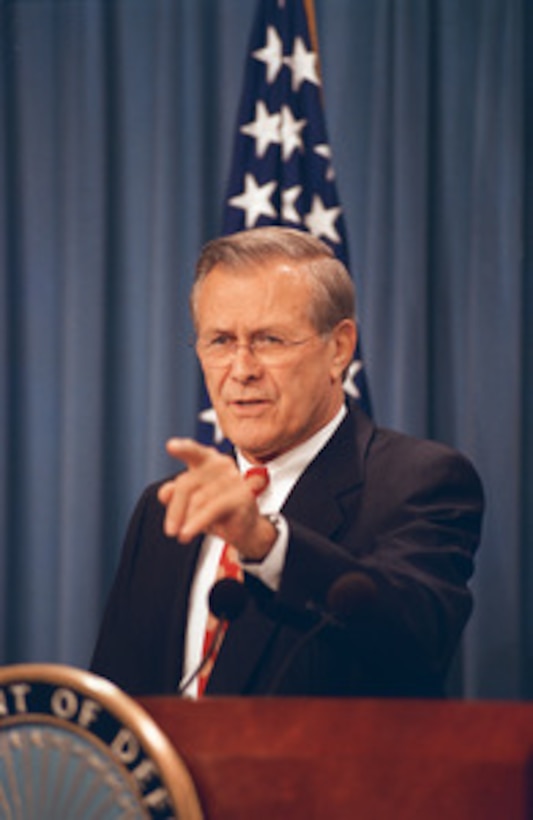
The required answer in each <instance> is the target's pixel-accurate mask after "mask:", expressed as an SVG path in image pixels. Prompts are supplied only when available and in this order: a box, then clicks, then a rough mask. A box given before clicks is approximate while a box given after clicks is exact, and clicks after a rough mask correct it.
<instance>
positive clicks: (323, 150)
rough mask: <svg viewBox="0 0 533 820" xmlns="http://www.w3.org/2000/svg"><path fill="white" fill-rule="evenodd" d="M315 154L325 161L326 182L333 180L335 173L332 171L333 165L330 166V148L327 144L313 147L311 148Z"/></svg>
mask: <svg viewBox="0 0 533 820" xmlns="http://www.w3.org/2000/svg"><path fill="white" fill-rule="evenodd" d="M313 151H314V152H315V154H318V156H319V157H322V158H323V159H325V160H327V163H328V165H327V169H326V179H327V180H328V182H331V180H332V179H335V172H334V170H333V165H332V164H331V148H330V147H329V145H328V144H327V143H325V142H324V143H322V144H321V145H315V147H314V148H313Z"/></svg>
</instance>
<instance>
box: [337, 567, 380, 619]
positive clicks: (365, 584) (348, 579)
mask: <svg viewBox="0 0 533 820" xmlns="http://www.w3.org/2000/svg"><path fill="white" fill-rule="evenodd" d="M377 598H378V589H377V585H376V583H375V581H374V580H373V579H372V578H370V576H368V575H365V574H364V573H363V572H348V573H346V575H341V577H340V578H337V580H336V581H335V582H334V583H333V584H332V585H331V587H330V588H329V590H328V594H327V597H326V601H327V605H328V610H329V611H330V612H333V613H335V614H336V615H337V616H338V617H339V619H340V620H341V621H342V623H344V624H345V625H347V626H350V625H351V624H352V623H353V621H355V620H356V619H360V618H361V617H364V616H365V615H368V614H369V613H370V612H375V611H376V608H377V604H378V600H377Z"/></svg>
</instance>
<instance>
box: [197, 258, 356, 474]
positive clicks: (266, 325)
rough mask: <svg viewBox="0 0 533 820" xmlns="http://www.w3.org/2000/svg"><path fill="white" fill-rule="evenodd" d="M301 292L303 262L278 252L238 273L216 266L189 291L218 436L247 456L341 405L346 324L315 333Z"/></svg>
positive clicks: (296, 434)
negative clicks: (219, 430)
mask: <svg viewBox="0 0 533 820" xmlns="http://www.w3.org/2000/svg"><path fill="white" fill-rule="evenodd" d="M310 299H311V286H310V282H309V280H308V274H307V273H306V271H305V268H303V267H301V266H300V267H298V266H297V265H294V264H293V263H288V262H285V261H278V260H274V261H273V262H269V263H267V264H264V265H258V266H256V267H253V268H248V269H246V271H243V270H239V269H237V270H235V269H232V268H229V267H225V266H223V265H217V266H216V267H215V268H213V270H212V271H211V272H210V273H209V274H208V275H207V277H206V279H205V280H204V281H203V282H202V284H201V285H200V288H199V291H198V293H197V299H196V311H195V319H196V327H197V333H198V347H197V349H198V354H199V357H200V361H201V364H202V369H203V372H204V376H205V380H206V385H207V389H208V392H209V395H210V397H211V401H212V403H213V407H214V409H215V410H216V413H217V416H218V420H219V423H220V425H221V427H222V430H223V431H224V434H225V435H226V436H227V437H228V438H229V439H230V440H231V441H232V442H233V444H234V445H235V446H236V447H237V448H238V449H239V450H241V452H242V453H243V455H244V456H245V457H246V458H247V459H248V460H249V461H251V462H252V463H261V462H266V461H269V460H271V459H272V458H275V457H276V456H279V455H281V454H282V453H284V452H286V451H287V450H289V449H291V448H292V447H294V446H296V445H297V444H300V443H302V442H303V441H305V440H306V439H308V438H309V437H310V436H312V435H313V434H314V433H315V432H317V431H318V430H319V429H320V428H321V427H323V426H324V424H326V423H327V422H328V421H330V420H331V419H332V418H333V417H334V415H335V414H336V412H337V411H338V410H339V408H340V406H341V404H342V401H343V391H342V372H343V370H344V368H345V367H346V366H347V365H348V364H349V362H350V360H351V357H352V354H353V348H354V346H355V327H354V324H353V322H350V321H344V322H341V323H340V325H338V326H337V328H335V329H334V330H333V331H332V332H331V333H328V334H327V335H324V336H320V335H319V334H318V333H317V331H316V329H315V328H314V327H313V325H312V324H311V320H310V316H309V304H310ZM250 345H252V348H253V349H252V348H251V347H250ZM228 348H229V350H228ZM221 350H222V351H225V352H224V353H222V354H221V353H220V351H221Z"/></svg>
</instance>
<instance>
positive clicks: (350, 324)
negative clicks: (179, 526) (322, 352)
mask: <svg viewBox="0 0 533 820" xmlns="http://www.w3.org/2000/svg"><path fill="white" fill-rule="evenodd" d="M331 338H332V343H333V344H334V351H333V358H332V360H331V374H332V376H333V378H335V379H337V378H339V377H342V376H343V374H344V373H345V372H346V370H347V368H348V367H349V366H350V362H351V361H352V359H353V354H354V352H355V348H356V345H357V327H356V324H355V322H354V321H353V320H352V319H343V320H342V321H341V322H339V324H338V325H336V326H335V327H334V328H333V330H332V332H331Z"/></svg>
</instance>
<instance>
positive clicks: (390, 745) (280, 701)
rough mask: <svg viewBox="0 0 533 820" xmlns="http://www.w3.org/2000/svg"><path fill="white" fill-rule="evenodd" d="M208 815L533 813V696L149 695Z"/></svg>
mask: <svg viewBox="0 0 533 820" xmlns="http://www.w3.org/2000/svg"><path fill="white" fill-rule="evenodd" d="M138 702H139V703H140V704H141V705H142V706H143V707H144V708H145V709H146V710H147V711H148V713H149V714H150V715H151V716H152V717H153V718H154V720H155V721H156V723H158V724H159V726H160V727H161V728H162V729H163V731H164V732H165V733H166V735H167V736H168V738H169V739H170V741H171V743H172V744H173V745H174V747H175V749H176V750H177V751H178V753H179V755H180V756H181V758H182V759H183V761H184V762H185V764H186V766H187V768H188V770H189V772H190V774H191V776H192V779H193V781H194V783H195V786H196V789H197V791H198V794H199V797H200V802H201V804H202V809H203V811H204V813H205V817H206V820H267V818H268V820H273V818H275V820H285V818H287V820H288V818H290V820H300V818H302V819H303V818H306V820H308V819H309V820H312V819H313V818H327V819H328V820H357V819H358V818H361V819H362V820H385V819H386V820H390V819H391V818H394V820H427V818H431V820H477V819H478V818H479V819H480V820H481V819H482V820H492V818H494V819H495V820H496V818H498V820H499V818H505V820H526V818H533V705H528V704H518V703H503V702H465V701H431V700H427V701H419V700H418V701H416V700H365V699H345V700H344V699H335V700H334V699H306V698H303V699H299V698H294V699H293V698H257V699H255V698H205V699H203V700H201V701H188V700H185V699H179V698H172V697H162V698H155V697H146V698H138Z"/></svg>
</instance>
